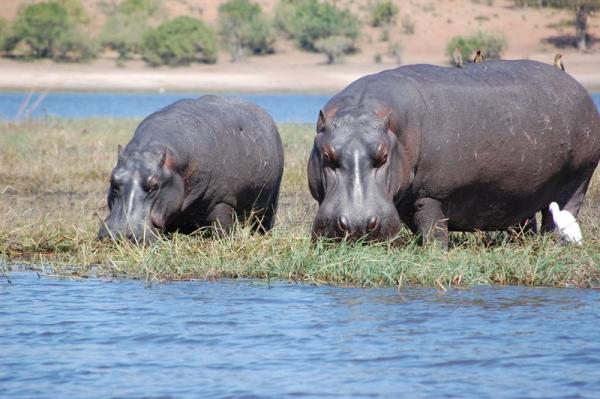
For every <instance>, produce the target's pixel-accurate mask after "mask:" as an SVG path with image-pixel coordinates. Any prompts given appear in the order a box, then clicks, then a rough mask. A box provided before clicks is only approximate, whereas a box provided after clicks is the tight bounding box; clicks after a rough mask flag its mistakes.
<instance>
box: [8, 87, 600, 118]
mask: <svg viewBox="0 0 600 399" xmlns="http://www.w3.org/2000/svg"><path fill="white" fill-rule="evenodd" d="M202 94H203V93H163V94H160V93H148V92H145V93H122V92H120V93H93V92H91V93H77V92H52V93H48V95H47V96H45V97H43V96H41V97H40V94H39V93H37V94H34V95H33V96H32V97H31V98H30V99H29V101H27V98H28V93H17V92H0V118H4V119H14V118H16V117H17V116H21V117H22V116H24V115H25V116H27V115H28V113H29V111H32V113H31V116H34V117H40V116H48V115H50V116H59V117H65V118H88V117H97V116H109V117H113V118H142V117H144V116H146V115H148V114H150V113H152V112H154V111H156V110H158V109H160V108H161V107H164V106H165V105H168V104H170V103H172V102H174V101H177V100H179V99H182V98H190V97H199V96H201V95H202ZM230 96H233V97H242V98H244V99H246V100H249V101H253V102H255V103H257V104H258V105H260V106H261V107H263V108H264V109H265V110H266V111H267V112H268V113H269V114H271V116H272V117H273V119H275V121H276V122H303V123H313V122H315V121H316V118H317V115H318V111H319V109H321V108H322V107H323V106H324V105H325V103H326V102H327V101H328V100H329V98H330V97H331V96H330V95H308V94H241V95H233V94H232V95H230ZM592 97H593V98H594V101H595V103H596V105H598V107H599V108H600V94H594V95H592ZM38 100H39V103H38ZM24 104H28V105H27V106H26V107H24V108H23V109H21V107H22V106H23V105H24Z"/></svg>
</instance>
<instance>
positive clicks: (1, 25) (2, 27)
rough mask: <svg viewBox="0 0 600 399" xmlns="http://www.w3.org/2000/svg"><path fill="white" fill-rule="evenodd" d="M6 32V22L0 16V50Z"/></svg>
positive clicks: (2, 47) (0, 49) (2, 46)
mask: <svg viewBox="0 0 600 399" xmlns="http://www.w3.org/2000/svg"><path fill="white" fill-rule="evenodd" d="M7 34H8V22H6V20H5V19H4V18H1V17H0V51H3V50H4V42H5V40H6V36H7Z"/></svg>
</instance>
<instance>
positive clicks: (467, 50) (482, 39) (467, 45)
mask: <svg viewBox="0 0 600 399" xmlns="http://www.w3.org/2000/svg"><path fill="white" fill-rule="evenodd" d="M507 46H508V41H507V40H506V36H504V35H503V34H502V33H493V32H485V31H481V30H480V31H477V32H474V33H472V34H471V35H468V36H454V37H453V38H451V39H450V40H449V41H448V44H447V45H446V55H447V56H448V60H449V61H450V63H452V53H453V52H454V50H455V49H457V48H458V49H459V51H460V53H461V55H462V58H463V60H466V61H472V60H473V56H474V54H475V53H476V52H477V50H481V51H482V52H483V55H484V57H485V58H486V59H490V60H493V59H499V58H501V56H502V53H503V52H504V50H506V47H507Z"/></svg>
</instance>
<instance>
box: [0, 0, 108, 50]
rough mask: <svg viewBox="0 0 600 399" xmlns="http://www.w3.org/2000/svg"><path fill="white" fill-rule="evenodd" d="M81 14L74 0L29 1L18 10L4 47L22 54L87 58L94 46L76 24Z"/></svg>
mask: <svg viewBox="0 0 600 399" xmlns="http://www.w3.org/2000/svg"><path fill="white" fill-rule="evenodd" d="M63 4H66V5H67V6H68V7H69V8H66V7H65V5H63ZM85 18H87V17H86V15H85V11H84V10H83V7H82V6H81V4H79V2H78V1H76V0H70V1H68V2H67V1H64V0H63V1H49V2H43V3H35V4H31V5H29V6H27V7H24V8H22V9H21V10H20V11H19V13H18V15H17V18H16V20H15V22H14V23H13V25H12V29H11V34H10V35H9V37H8V38H7V39H6V42H5V48H6V50H8V51H9V52H14V53H13V54H14V55H16V56H22V57H25V58H50V59H53V60H58V61H69V62H77V61H85V60H89V59H90V58H93V57H94V56H95V55H96V46H95V44H94V42H93V40H92V39H91V38H90V37H88V36H87V35H85V34H84V32H83V30H82V29H81V27H80V24H81V23H82V21H84V20H85Z"/></svg>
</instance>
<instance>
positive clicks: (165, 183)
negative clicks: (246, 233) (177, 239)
mask: <svg viewBox="0 0 600 399" xmlns="http://www.w3.org/2000/svg"><path fill="white" fill-rule="evenodd" d="M282 174H283V146H282V143H281V138H280V136H279V132H278V131H277V127H276V126H275V123H274V122H273V119H272V118H271V117H270V116H269V115H268V114H267V113H266V112H265V111H263V110H262V109H261V108H260V107H258V106H257V105H255V104H252V103H249V102H246V101H242V100H232V99H225V98H222V97H218V96H213V95H209V96H204V97H201V98H199V99H186V100H180V101H177V102H175V103H173V104H171V105H169V106H167V107H165V108H163V109H161V110H159V111H157V112H155V113H153V114H151V115H150V116H148V117H147V118H146V119H144V120H143V121H142V123H140V125H139V126H138V128H137V129H136V131H135V133H134V135H133V138H132V139H131V141H130V142H129V143H128V144H127V146H126V147H125V149H121V148H119V156H118V161H117V165H116V166H115V168H114V169H113V171H112V174H111V178H110V188H109V189H108V207H109V210H110V213H109V214H108V216H107V217H106V220H105V222H104V224H103V225H102V226H101V227H100V231H99V233H98V238H99V239H103V238H107V237H111V238H117V237H125V238H127V239H129V240H131V241H134V242H138V243H144V242H145V243H151V242H153V241H155V240H156V238H157V235H158V233H169V232H174V231H179V232H182V233H188V234H189V233H192V232H194V231H196V230H197V229H199V228H201V227H208V226H213V227H218V230H219V231H220V232H227V231H229V229H230V227H231V226H232V225H233V223H234V222H235V220H236V218H237V219H239V220H241V221H244V220H248V218H249V217H251V220H249V221H250V222H251V223H252V225H253V227H254V229H255V230H258V231H259V232H265V231H267V230H269V229H271V227H272V226H273V221H274V217H275V213H276V210H277V200H278V196H279V187H280V184H281V178H282Z"/></svg>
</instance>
